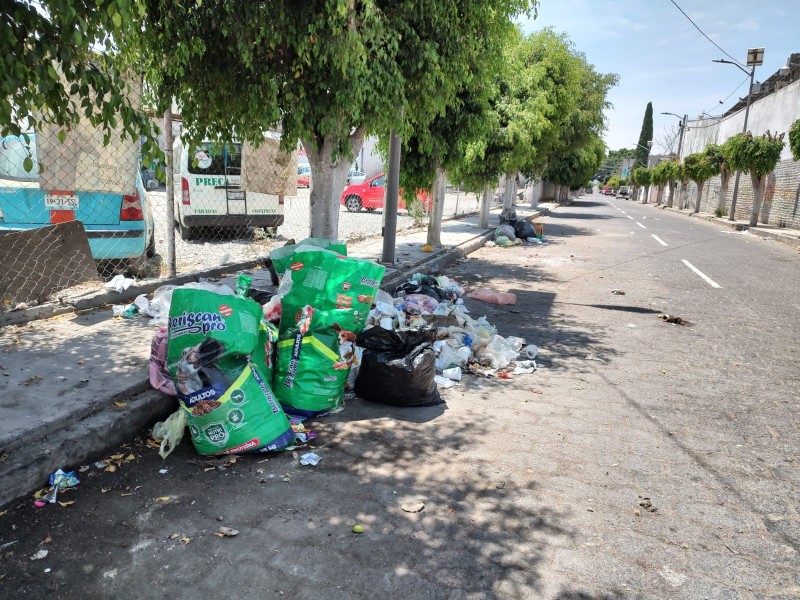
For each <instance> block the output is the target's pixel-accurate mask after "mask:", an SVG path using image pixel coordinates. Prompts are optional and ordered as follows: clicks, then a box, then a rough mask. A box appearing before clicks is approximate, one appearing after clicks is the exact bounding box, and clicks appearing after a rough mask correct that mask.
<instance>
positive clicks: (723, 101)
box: [703, 77, 750, 115]
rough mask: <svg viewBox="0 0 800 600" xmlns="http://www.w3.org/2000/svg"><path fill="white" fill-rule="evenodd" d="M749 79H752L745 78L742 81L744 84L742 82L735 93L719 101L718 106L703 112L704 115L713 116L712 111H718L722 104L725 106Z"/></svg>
mask: <svg viewBox="0 0 800 600" xmlns="http://www.w3.org/2000/svg"><path fill="white" fill-rule="evenodd" d="M748 79H750V77H745V78H744V79H743V80H742V82H741V83H740V84H739V85H737V86H736V88H735V89H734V90H733V91H732V92H731V93H730V94H728V95H727V96H725V99H724V100H720V101H719V104H717V105H716V106H715V107H713V108H709V109H708V110H706V111H703V114H706V115H711V111H712V110H716V109H718V108H719V106H720V104H725V103H726V102H727V101H728V98H730V97H731V96H733V95H734V94H735V93H736V92H737V91H739V88H740V87H742V86H743V85H744V84H745V83H746V82H747V80H748Z"/></svg>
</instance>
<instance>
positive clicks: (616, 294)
mask: <svg viewBox="0 0 800 600" xmlns="http://www.w3.org/2000/svg"><path fill="white" fill-rule="evenodd" d="M611 293H612V294H614V295H615V296H624V295H625V292H624V291H622V290H611Z"/></svg>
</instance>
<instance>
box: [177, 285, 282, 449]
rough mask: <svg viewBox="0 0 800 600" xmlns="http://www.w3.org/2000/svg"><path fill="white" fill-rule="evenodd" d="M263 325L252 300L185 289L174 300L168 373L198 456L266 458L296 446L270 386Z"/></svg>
mask: <svg viewBox="0 0 800 600" xmlns="http://www.w3.org/2000/svg"><path fill="white" fill-rule="evenodd" d="M261 320H262V318H261V306H260V305H259V304H258V303H257V302H255V301H253V300H250V299H243V298H237V297H235V296H225V295H220V294H215V293H214V292H209V291H205V290H195V289H182V288H178V289H176V290H175V291H174V292H173V294H172V302H171V303H170V311H169V321H168V323H167V340H168V341H167V367H168V368H169V371H170V374H171V375H172V378H173V381H174V382H175V388H176V391H177V395H178V400H179V402H180V406H181V408H183V409H184V410H185V411H186V412H187V417H188V423H189V432H190V434H191V437H192V442H193V443H194V445H195V448H196V449H197V451H198V452H199V453H200V454H233V453H242V452H266V451H269V450H279V449H281V448H285V447H286V446H289V445H290V444H292V443H293V442H294V434H293V432H292V428H291V425H290V423H289V420H288V419H287V417H286V414H285V413H284V411H283V409H282V408H281V406H280V403H279V402H278V401H277V399H276V398H275V395H274V394H273V392H272V390H271V389H270V387H269V383H270V380H271V371H270V369H269V365H268V364H267V362H268V361H267V357H266V355H267V353H268V352H269V353H270V354H271V352H272V348H271V347H268V348H267V350H268V352H267V350H265V343H266V342H267V341H268V339H269V333H270V330H269V329H268V328H266V327H262V324H261ZM273 335H274V331H273Z"/></svg>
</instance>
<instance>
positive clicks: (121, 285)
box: [106, 275, 136, 293]
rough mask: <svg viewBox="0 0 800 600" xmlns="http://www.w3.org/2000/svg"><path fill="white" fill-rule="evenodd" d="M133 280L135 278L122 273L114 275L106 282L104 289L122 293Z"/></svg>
mask: <svg viewBox="0 0 800 600" xmlns="http://www.w3.org/2000/svg"><path fill="white" fill-rule="evenodd" d="M135 282H136V280H134V279H130V278H128V277H125V276H124V275H115V276H114V277H113V278H112V279H111V280H110V281H107V282H106V289H109V290H113V291H115V292H119V293H122V292H124V291H125V290H127V289H128V288H129V287H131V285H133V284H134V283H135Z"/></svg>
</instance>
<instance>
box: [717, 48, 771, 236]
mask: <svg viewBox="0 0 800 600" xmlns="http://www.w3.org/2000/svg"><path fill="white" fill-rule="evenodd" d="M712 62H716V63H725V64H726V65H733V66H734V67H736V68H737V69H739V70H740V71H742V72H743V73H745V74H747V75H749V76H750V87H749V88H747V108H745V111H744V126H743V127H742V133H747V119H748V117H749V116H750V97H751V96H752V94H753V79H754V78H755V75H756V67H760V66H761V65H763V64H764V48H748V50H747V66H748V67H750V71H747V70H746V69H744V68H743V67H742V66H741V65H740V64H739V63H735V62H733V61H730V60H723V59H719V60H714V61H712ZM741 174H742V173H741V171H736V179H735V180H734V182H733V198H731V214H730V215H728V220H729V221H735V220H736V199H737V198H738V196H739V177H740V176H741Z"/></svg>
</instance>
